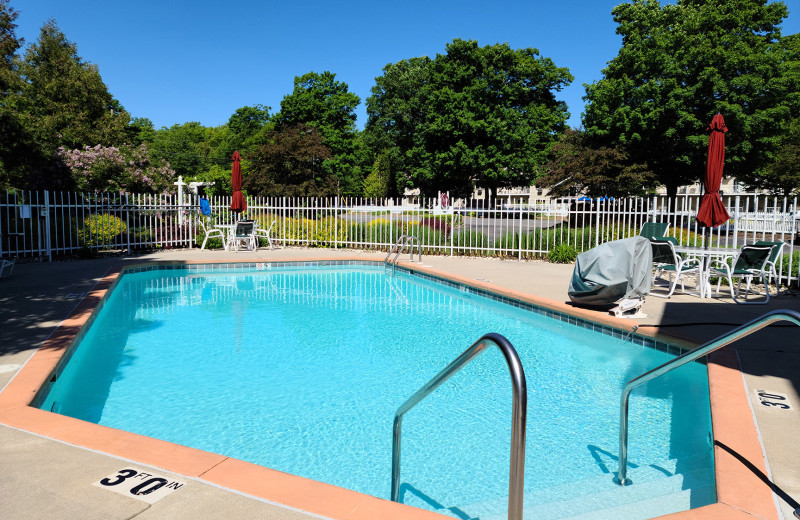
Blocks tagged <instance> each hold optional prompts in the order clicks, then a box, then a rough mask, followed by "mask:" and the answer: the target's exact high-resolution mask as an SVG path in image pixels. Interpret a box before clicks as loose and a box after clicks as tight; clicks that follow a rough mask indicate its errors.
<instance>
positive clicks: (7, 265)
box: [0, 258, 17, 278]
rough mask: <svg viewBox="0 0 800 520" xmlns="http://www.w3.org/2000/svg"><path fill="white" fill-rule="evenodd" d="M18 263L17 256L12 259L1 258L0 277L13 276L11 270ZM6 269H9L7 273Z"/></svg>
mask: <svg viewBox="0 0 800 520" xmlns="http://www.w3.org/2000/svg"><path fill="white" fill-rule="evenodd" d="M16 263H17V259H16V258H12V259H11V260H6V259H4V258H2V259H0V278H2V277H3V276H11V271H13V270H14V264H16ZM6 269H8V273H6V274H3V273H5V271H6Z"/></svg>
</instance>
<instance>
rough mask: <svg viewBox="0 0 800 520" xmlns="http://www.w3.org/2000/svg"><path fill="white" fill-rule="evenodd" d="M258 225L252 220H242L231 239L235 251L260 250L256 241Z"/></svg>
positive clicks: (237, 224)
mask: <svg viewBox="0 0 800 520" xmlns="http://www.w3.org/2000/svg"><path fill="white" fill-rule="evenodd" d="M255 228H256V223H255V222H254V221H252V220H240V221H239V222H237V223H236V229H235V230H234V232H233V236H232V237H231V239H232V242H233V249H234V251H255V250H256V249H258V240H257V239H256V231H255Z"/></svg>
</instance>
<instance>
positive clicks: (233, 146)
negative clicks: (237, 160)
mask: <svg viewBox="0 0 800 520" xmlns="http://www.w3.org/2000/svg"><path fill="white" fill-rule="evenodd" d="M269 110H270V108H269V107H266V106H264V105H255V106H244V107H241V108H237V109H236V111H235V112H234V113H233V115H231V117H230V119H228V135H227V136H226V143H225V149H224V150H222V155H223V156H224V157H230V156H231V155H233V152H234V150H238V151H239V153H240V154H242V156H243V157H247V156H248V155H249V152H250V151H252V150H254V149H255V147H256V146H257V145H259V144H261V143H263V142H264V140H265V134H266V133H267V132H268V131H269V130H270V129H271V128H272V125H271V124H270V120H271V116H270V113H269Z"/></svg>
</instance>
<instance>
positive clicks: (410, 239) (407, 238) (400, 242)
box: [383, 235, 422, 273]
mask: <svg viewBox="0 0 800 520" xmlns="http://www.w3.org/2000/svg"><path fill="white" fill-rule="evenodd" d="M414 242H416V244H417V255H418V258H419V261H420V262H422V246H421V245H420V241H419V238H417V237H416V236H415V235H401V236H400V238H398V239H397V242H395V244H394V246H392V248H391V249H390V250H389V252H388V253H387V254H386V258H384V259H383V262H384V267H386V266H387V265H389V264H390V263H391V264H392V273H394V271H395V268H397V258H398V257H399V256H400V255H402V254H403V249H404V248H405V246H407V245H409V244H410V245H411V250H410V253H411V261H412V262H413V261H414ZM392 253H395V255H394V258H392V259H391V260H389V257H390V256H392Z"/></svg>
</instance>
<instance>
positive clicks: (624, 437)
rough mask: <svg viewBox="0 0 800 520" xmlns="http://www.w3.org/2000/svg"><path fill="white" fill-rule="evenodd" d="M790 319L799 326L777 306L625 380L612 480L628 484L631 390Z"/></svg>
mask: <svg viewBox="0 0 800 520" xmlns="http://www.w3.org/2000/svg"><path fill="white" fill-rule="evenodd" d="M782 320H785V321H790V322H792V323H794V324H795V325H797V326H800V313H798V312H797V311H793V310H790V309H778V310H775V311H772V312H768V313H767V314H764V315H763V316H760V317H758V318H756V319H754V320H753V321H750V322H748V323H745V324H744V325H742V326H741V327H738V328H735V329H733V330H732V331H730V332H728V333H725V334H723V335H722V336H719V337H718V338H716V339H712V340H711V341H709V342H707V343H704V344H703V345H700V346H699V347H697V348H695V349H692V350H690V351H689V352H686V353H685V354H682V355H680V356H678V357H676V358H675V359H672V360H670V361H667V362H666V363H664V364H663V365H661V366H658V367H656V368H654V369H652V370H650V371H649V372H645V373H644V374H642V375H640V376H639V377H637V378H635V379H631V380H630V381H628V384H626V385H625V388H624V389H623V390H622V397H621V399H620V412H619V470H618V472H617V476H616V477H614V482H616V483H617V484H619V485H620V486H627V485H629V484H631V481H630V479H628V478H626V477H627V474H628V398H629V397H630V395H631V391H633V389H634V388H636V387H637V386H639V385H641V384H643V383H646V382H648V381H651V380H653V379H655V378H657V377H658V376H660V375H663V374H666V373H667V372H670V371H672V370H674V369H676V368H678V367H680V366H683V365H685V364H686V363H690V362H692V361H694V360H696V359H698V358H701V357H703V356H705V355H707V354H710V353H712V352H714V351H715V350H718V349H721V348H722V347H724V346H726V345H730V344H731V343H733V342H734V341H737V340H739V339H741V338H743V337H745V336H748V335H750V334H752V333H753V332H756V331H759V330H761V329H763V328H764V327H767V326H769V325H771V324H772V323H775V322H776V321H782Z"/></svg>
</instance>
